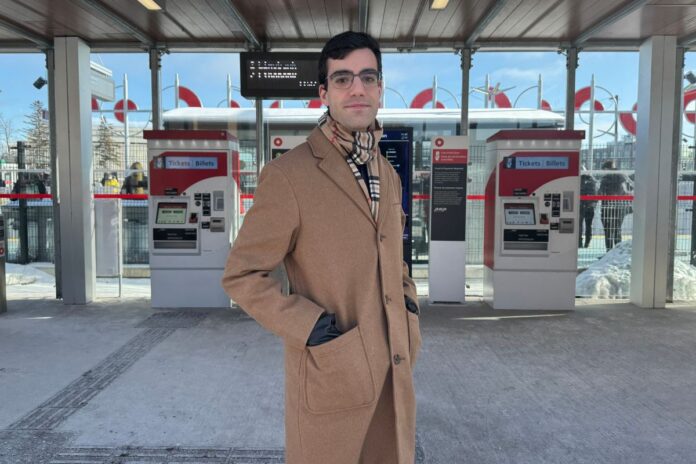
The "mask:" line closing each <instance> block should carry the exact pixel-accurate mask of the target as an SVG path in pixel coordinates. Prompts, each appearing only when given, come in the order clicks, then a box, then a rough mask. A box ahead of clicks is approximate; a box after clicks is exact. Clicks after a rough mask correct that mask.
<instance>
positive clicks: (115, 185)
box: [101, 172, 121, 193]
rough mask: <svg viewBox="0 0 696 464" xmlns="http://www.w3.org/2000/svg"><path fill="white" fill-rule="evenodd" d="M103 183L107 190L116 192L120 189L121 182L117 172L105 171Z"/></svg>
mask: <svg viewBox="0 0 696 464" xmlns="http://www.w3.org/2000/svg"><path fill="white" fill-rule="evenodd" d="M101 184H102V186H103V187H104V191H105V192H109V193H116V192H118V191H119V187H120V186H121V184H120V183H119V181H118V177H117V174H116V172H105V173H104V177H102V180H101Z"/></svg>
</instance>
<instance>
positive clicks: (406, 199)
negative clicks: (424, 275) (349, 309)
mask: <svg viewBox="0 0 696 464" xmlns="http://www.w3.org/2000/svg"><path fill="white" fill-rule="evenodd" d="M379 149H380V151H381V152H382V154H383V155H384V157H385V158H387V159H388V160H389V162H390V163H391V165H392V166H393V167H394V170H395V171H396V173H397V174H399V179H401V191H402V195H401V207H402V208H403V209H404V213H406V226H405V227H404V235H403V240H404V261H406V264H408V270H409V272H410V271H411V254H412V253H411V243H412V235H411V232H412V225H411V160H412V158H413V156H412V154H413V129H412V128H410V127H390V128H385V129H384V134H383V135H382V140H380V141H379Z"/></svg>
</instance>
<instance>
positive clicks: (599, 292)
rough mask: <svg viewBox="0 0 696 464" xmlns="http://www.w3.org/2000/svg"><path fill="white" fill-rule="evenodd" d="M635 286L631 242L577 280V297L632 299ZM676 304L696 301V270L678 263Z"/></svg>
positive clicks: (674, 291) (623, 245) (605, 256)
mask: <svg viewBox="0 0 696 464" xmlns="http://www.w3.org/2000/svg"><path fill="white" fill-rule="evenodd" d="M630 285H631V241H630V240H626V241H623V242H621V243H619V244H618V245H617V246H615V247H614V248H613V249H612V250H611V251H609V253H607V254H605V255H604V256H603V257H602V258H601V259H599V260H598V261H596V262H594V263H592V264H591V265H590V266H589V267H588V268H587V270H585V271H584V272H583V273H581V274H579V275H578V276H577V278H576V279H575V293H576V294H577V295H578V296H583V297H590V298H628V297H629V296H630V295H629V291H630ZM673 297H674V299H675V300H694V299H696V268H695V267H693V266H690V265H688V264H686V263H684V262H682V261H680V260H675V262H674V290H673Z"/></svg>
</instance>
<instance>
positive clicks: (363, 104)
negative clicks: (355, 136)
mask: <svg viewBox="0 0 696 464" xmlns="http://www.w3.org/2000/svg"><path fill="white" fill-rule="evenodd" d="M327 68H328V72H327V76H329V78H328V79H327V82H326V84H323V85H320V86H319V97H320V98H321V102H322V103H323V104H324V105H326V106H328V107H329V108H331V117H332V118H334V119H335V120H336V121H338V122H339V123H340V124H342V125H343V126H344V127H345V128H346V129H348V130H351V131H364V130H365V129H367V128H368V127H370V126H371V125H372V123H373V122H374V120H375V117H376V116H377V109H378V108H379V102H380V99H381V98H382V81H381V80H380V81H379V82H378V83H377V85H374V86H369V85H367V86H366V85H365V84H364V83H363V82H362V80H361V79H360V77H359V76H355V78H354V79H353V84H352V85H351V86H350V87H349V88H347V89H341V88H337V87H336V85H334V83H333V82H332V81H331V76H335V75H336V74H335V73H337V72H342V71H345V72H349V73H353V74H359V73H361V72H365V71H375V72H376V71H377V58H376V57H375V55H374V53H372V50H370V49H369V48H359V49H357V50H353V51H352V52H350V53H349V54H348V55H346V57H345V58H343V59H342V60H334V59H331V58H329V59H328V60H327Z"/></svg>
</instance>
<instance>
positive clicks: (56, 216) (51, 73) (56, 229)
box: [46, 48, 63, 299]
mask: <svg viewBox="0 0 696 464" xmlns="http://www.w3.org/2000/svg"><path fill="white" fill-rule="evenodd" d="M55 69H56V63H55V51H54V50H53V49H52V48H50V49H48V50H46V70H47V72H48V132H49V140H50V143H49V145H50V150H51V201H52V202H53V220H52V221H51V222H52V223H53V267H54V270H55V276H56V299H61V298H63V278H62V272H61V271H62V267H61V254H60V250H61V246H60V194H59V193H60V190H59V183H58V182H59V180H60V178H59V177H58V150H57V149H56V77H55Z"/></svg>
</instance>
